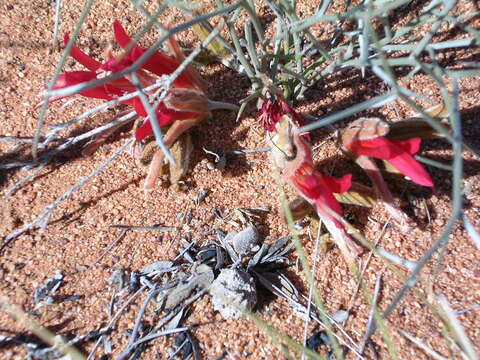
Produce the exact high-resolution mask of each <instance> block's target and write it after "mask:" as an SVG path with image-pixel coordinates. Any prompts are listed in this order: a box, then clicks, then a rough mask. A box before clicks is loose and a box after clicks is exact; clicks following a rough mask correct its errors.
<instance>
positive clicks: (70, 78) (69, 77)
mask: <svg viewBox="0 0 480 360" xmlns="http://www.w3.org/2000/svg"><path fill="white" fill-rule="evenodd" d="M96 78H97V74H96V73H95V72H93V71H71V72H66V73H63V74H60V76H59V77H58V78H57V82H56V83H55V86H54V89H55V90H57V89H63V88H66V87H68V86H72V85H78V84H81V83H84V82H88V81H92V80H95V79H96ZM109 90H110V91H109ZM115 90H116V89H110V88H109V87H107V86H97V87H94V88H91V89H87V90H83V91H80V92H79V94H80V95H83V96H86V97H90V98H95V99H104V100H112V99H114V98H115V95H116V94H115V93H116V91H115ZM62 97H63V96H62ZM62 97H59V98H55V99H53V100H58V99H61V98H62Z"/></svg>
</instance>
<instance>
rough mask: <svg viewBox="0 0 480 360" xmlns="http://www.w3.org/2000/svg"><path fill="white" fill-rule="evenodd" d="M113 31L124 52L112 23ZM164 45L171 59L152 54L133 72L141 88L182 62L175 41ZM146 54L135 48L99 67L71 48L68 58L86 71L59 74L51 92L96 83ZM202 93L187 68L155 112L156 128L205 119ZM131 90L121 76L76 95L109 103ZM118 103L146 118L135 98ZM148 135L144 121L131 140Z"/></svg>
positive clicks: (125, 40)
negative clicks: (171, 52)
mask: <svg viewBox="0 0 480 360" xmlns="http://www.w3.org/2000/svg"><path fill="white" fill-rule="evenodd" d="M113 31H114V35H115V40H116V41H117V43H118V44H119V45H120V46H121V47H122V48H126V47H127V46H128V45H129V44H130V42H131V38H130V37H129V36H128V35H127V33H126V32H125V30H124V29H123V27H122V25H121V24H120V22H119V21H115V22H114V23H113ZM64 41H65V43H68V41H69V37H68V34H66V35H65V39H64ZM168 41H169V45H170V47H171V49H172V51H173V53H174V55H173V56H168V55H165V54H163V53H161V52H154V53H153V54H152V55H151V56H150V57H149V58H148V59H147V60H146V61H145V62H144V63H143V64H142V65H141V69H139V70H138V71H137V72H136V75H137V77H138V79H139V82H140V84H141V86H142V87H147V86H149V85H153V84H154V83H155V81H156V77H155V76H153V75H156V76H162V75H166V74H171V73H172V72H174V71H175V69H176V68H177V67H178V66H179V65H180V64H181V62H182V61H183V60H184V57H183V54H182V53H181V51H180V48H179V46H178V44H177V43H176V41H175V40H174V39H173V38H169V40H168ZM146 51H147V50H146V49H143V48H142V47H140V46H138V45H135V46H134V47H133V48H132V49H131V50H130V51H129V52H128V53H126V54H124V55H123V56H121V57H117V58H115V57H113V56H111V57H110V59H109V60H108V61H106V62H105V63H104V64H101V63H100V62H98V61H97V60H95V59H93V58H92V57H90V56H89V55H87V54H85V53H84V52H83V51H81V50H80V49H79V48H78V47H76V46H75V45H74V46H73V47H72V50H71V52H70V55H71V56H72V57H73V58H74V59H75V60H77V61H78V62H79V63H80V64H82V65H83V66H85V67H86V68H87V69H88V70H89V71H72V72H66V73H63V74H61V75H60V76H59V77H58V80H57V83H56V84H55V87H54V89H61V88H65V87H68V86H72V85H77V84H81V83H83V82H88V81H92V80H95V79H98V78H100V77H102V76H104V75H105V74H106V73H116V72H120V71H122V70H125V69H127V68H128V67H130V66H131V65H133V64H134V63H135V62H136V61H137V60H138V59H139V58H140V57H141V56H142V55H143V54H144V53H145V52H146ZM151 74H153V75H151ZM202 89H203V83H202V80H201V79H200V77H199V75H198V74H197V73H196V72H195V70H194V69H192V68H190V67H187V69H186V70H185V71H183V72H182V73H181V74H180V76H179V77H178V78H177V79H176V80H175V82H174V83H173V86H172V88H171V90H170V91H169V92H168V94H167V97H166V99H165V101H164V102H163V103H161V104H160V105H159V106H158V108H157V109H156V116H157V119H158V122H159V125H160V126H166V125H170V124H172V123H173V122H174V121H175V120H185V119H203V118H205V117H206V116H208V114H209V112H208V100H207V98H206V97H205V95H204V94H203V91H202ZM135 90H136V88H135V86H134V84H133V83H132V82H131V81H130V79H129V76H125V77H121V78H119V79H116V80H112V81H110V82H108V83H105V84H103V85H100V86H97V87H94V88H90V89H87V90H83V91H81V92H80V95H83V96H86V97H91V98H97V99H104V100H113V99H116V98H119V97H121V96H123V95H125V94H127V93H129V92H133V91H135ZM147 95H149V94H147ZM58 99H59V98H56V99H54V100H58ZM122 103H124V104H127V105H130V106H133V107H134V108H135V110H136V112H137V114H138V115H139V116H141V117H147V112H146V110H145V108H144V106H143V104H142V102H141V100H140V98H139V97H135V98H133V99H129V100H126V101H122ZM152 133H153V132H152V127H151V124H150V120H149V119H148V118H146V119H145V121H144V123H143V124H142V126H141V127H140V128H139V129H138V131H137V133H136V134H135V136H136V138H137V140H143V139H144V138H145V137H147V136H148V135H151V134H152Z"/></svg>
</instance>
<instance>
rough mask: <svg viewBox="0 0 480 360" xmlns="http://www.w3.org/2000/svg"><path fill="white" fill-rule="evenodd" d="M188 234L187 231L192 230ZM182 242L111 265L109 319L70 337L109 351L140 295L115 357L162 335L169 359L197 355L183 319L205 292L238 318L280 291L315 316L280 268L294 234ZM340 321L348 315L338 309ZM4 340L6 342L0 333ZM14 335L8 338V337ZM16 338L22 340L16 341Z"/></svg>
mask: <svg viewBox="0 0 480 360" xmlns="http://www.w3.org/2000/svg"><path fill="white" fill-rule="evenodd" d="M192 234H193V233H189V234H187V235H188V236H192ZM180 242H181V244H182V246H181V247H180V249H179V253H178V255H177V256H176V257H175V258H174V259H173V260H172V261H168V260H162V261H156V262H153V263H151V264H148V265H146V266H145V267H143V268H142V269H140V270H127V269H121V268H112V272H111V275H110V277H109V279H108V284H109V286H110V288H111V292H112V296H111V300H110V303H109V305H108V309H107V311H108V316H109V323H108V325H106V326H105V325H103V327H99V328H98V330H97V331H94V332H91V333H89V334H87V335H83V336H80V337H77V338H75V339H73V340H71V341H70V342H72V341H76V342H84V341H87V340H93V341H96V343H95V346H94V347H93V350H92V351H91V353H90V356H89V358H94V357H96V356H98V355H99V354H98V352H99V349H103V350H102V351H103V354H105V355H106V354H111V353H112V352H114V351H115V350H118V349H112V344H114V343H115V341H114V338H113V336H114V334H116V333H117V331H121V329H117V327H116V326H117V325H116V322H117V321H118V319H119V318H120V316H122V315H123V314H124V313H125V312H127V311H129V310H130V305H131V304H133V303H134V302H137V301H138V299H140V298H142V297H143V300H142V302H141V306H140V309H139V310H138V312H137V314H136V316H135V319H136V320H135V325H134V327H133V328H132V329H128V330H127V331H126V330H125V329H123V332H124V333H127V334H128V336H129V337H130V341H129V343H128V345H127V346H126V347H125V348H124V349H123V350H122V351H121V354H120V356H119V357H118V358H119V359H129V358H130V359H131V358H139V357H141V354H142V352H143V351H144V350H145V349H146V347H147V346H148V343H149V342H150V341H152V340H154V339H156V338H157V337H160V336H169V335H171V336H173V337H174V339H175V341H174V343H175V346H174V348H172V351H171V352H170V354H169V356H170V358H178V357H180V358H182V359H187V358H194V359H199V358H200V347H199V346H198V344H197V343H196V341H195V340H194V338H193V334H192V332H193V330H194V327H193V326H190V327H188V326H185V325H184V323H185V321H186V320H187V319H188V316H189V314H190V312H191V309H192V308H191V305H192V304H193V303H194V302H196V301H197V300H198V299H200V298H202V297H204V296H205V295H206V294H210V296H211V301H212V304H213V308H214V310H216V311H218V312H219V313H220V314H221V315H222V316H223V317H225V318H238V317H241V316H243V315H244V313H245V312H250V311H254V310H255V309H256V307H257V306H258V303H257V302H258V299H264V298H265V296H262V294H260V292H262V291H266V292H268V293H271V294H274V295H277V296H280V297H284V298H286V299H288V300H289V304H290V305H291V306H292V307H293V309H294V313H296V314H298V315H299V316H302V317H305V316H306V314H308V316H310V317H311V318H312V319H315V320H316V321H317V322H318V315H317V313H316V310H315V309H314V308H313V307H312V308H310V309H309V310H307V306H306V305H305V302H306V301H305V299H306V297H304V296H302V295H301V294H300V293H299V291H298V290H297V289H296V287H295V286H294V285H293V284H292V282H291V281H290V280H289V279H288V278H287V276H286V275H285V274H284V273H283V272H282V271H283V270H284V269H285V268H286V267H287V266H289V259H288V256H287V255H288V253H289V252H290V251H291V250H292V249H293V242H292V239H291V238H290V237H288V236H286V237H282V238H280V239H278V240H276V241H274V242H273V243H272V244H266V243H263V242H262V239H261V235H260V234H259V232H258V230H257V228H256V227H255V226H253V225H249V226H246V227H245V228H243V229H242V230H241V231H239V232H231V233H224V232H222V231H221V230H217V237H216V239H215V240H213V239H211V240H209V241H206V242H201V241H200V240H199V239H192V238H190V237H185V238H182V239H181V240H180ZM62 279H63V276H62V274H61V272H57V274H56V275H55V276H54V277H52V278H50V279H48V280H47V281H45V283H44V284H43V285H42V286H40V287H39V288H38V289H37V290H36V292H35V303H36V304H38V303H41V302H44V301H46V300H47V301H49V303H53V300H48V299H49V297H51V294H53V293H54V292H55V291H56V290H57V289H58V287H59V286H60V285H61V283H62ZM338 315H339V316H335V314H334V315H332V317H336V320H337V321H338V322H342V321H344V320H345V316H348V314H346V315H345V314H344V313H341V314H340V313H339V314H338ZM3 341H4V342H5V341H7V340H6V339H3ZM9 342H10V343H12V342H14V341H13V340H11V341H9ZM16 343H20V342H16ZM21 344H23V345H26V346H27V348H28V351H29V353H30V355H31V356H30V358H32V359H34V358H35V359H36V358H39V359H59V358H61V356H62V355H61V354H60V353H59V352H58V351H57V349H55V348H45V346H42V347H39V346H37V345H36V344H29V343H25V342H22V343H21Z"/></svg>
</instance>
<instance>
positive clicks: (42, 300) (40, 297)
mask: <svg viewBox="0 0 480 360" xmlns="http://www.w3.org/2000/svg"><path fill="white" fill-rule="evenodd" d="M62 281H63V274H62V273H61V272H60V271H57V272H56V273H55V275H54V276H52V277H51V278H49V279H47V280H46V281H45V282H44V283H43V284H42V285H40V286H39V287H37V288H36V289H35V293H34V295H33V302H34V303H35V304H36V305H37V307H41V306H44V305H51V304H53V303H54V302H55V298H54V297H53V296H52V295H53V294H54V293H55V292H56V291H57V290H58V288H59V287H60V286H61V285H62Z"/></svg>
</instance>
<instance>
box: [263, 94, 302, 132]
mask: <svg viewBox="0 0 480 360" xmlns="http://www.w3.org/2000/svg"><path fill="white" fill-rule="evenodd" d="M282 115H290V117H291V118H292V119H293V120H294V121H295V123H296V124H297V125H298V126H303V125H305V121H304V120H303V118H302V117H301V116H300V115H298V113H297V112H296V111H295V110H293V109H292V108H291V107H290V105H288V104H287V103H286V102H285V101H283V100H271V99H268V100H267V101H264V103H263V104H262V107H261V108H260V110H259V111H258V113H257V120H258V121H259V122H260V124H262V125H263V127H264V128H265V130H267V131H270V132H273V131H276V124H277V123H278V122H279V121H280V118H281V117H282Z"/></svg>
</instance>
